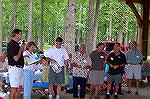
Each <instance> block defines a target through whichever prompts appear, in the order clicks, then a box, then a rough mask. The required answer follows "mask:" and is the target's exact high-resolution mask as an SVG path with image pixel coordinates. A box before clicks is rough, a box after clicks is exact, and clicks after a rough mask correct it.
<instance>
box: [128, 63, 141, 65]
mask: <svg viewBox="0 0 150 99" xmlns="http://www.w3.org/2000/svg"><path fill="white" fill-rule="evenodd" d="M140 64H141V63H138V64H129V65H140Z"/></svg>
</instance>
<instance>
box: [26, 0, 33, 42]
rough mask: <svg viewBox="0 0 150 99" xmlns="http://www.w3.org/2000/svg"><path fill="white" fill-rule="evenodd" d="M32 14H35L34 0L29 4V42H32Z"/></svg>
mask: <svg viewBox="0 0 150 99" xmlns="http://www.w3.org/2000/svg"><path fill="white" fill-rule="evenodd" d="M32 14H33V0H30V2H29V21H28V23H29V24H28V37H27V41H31V40H32Z"/></svg>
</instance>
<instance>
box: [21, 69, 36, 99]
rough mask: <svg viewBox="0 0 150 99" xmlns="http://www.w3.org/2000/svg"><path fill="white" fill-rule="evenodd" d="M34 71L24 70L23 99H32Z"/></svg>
mask: <svg viewBox="0 0 150 99" xmlns="http://www.w3.org/2000/svg"><path fill="white" fill-rule="evenodd" d="M34 73H35V72H34V71H32V70H28V69H24V82H23V84H24V91H23V99H31V92H32V86H33V78H34Z"/></svg>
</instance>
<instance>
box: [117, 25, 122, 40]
mask: <svg viewBox="0 0 150 99" xmlns="http://www.w3.org/2000/svg"><path fill="white" fill-rule="evenodd" d="M122 41H123V28H122V27H120V28H119V30H118V39H117V42H119V43H122Z"/></svg>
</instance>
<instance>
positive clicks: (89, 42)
mask: <svg viewBox="0 0 150 99" xmlns="http://www.w3.org/2000/svg"><path fill="white" fill-rule="evenodd" d="M87 20H88V28H87V42H86V46H87V47H86V48H87V54H89V53H90V52H91V51H92V50H93V49H94V46H93V41H94V40H93V33H94V2H93V0H89V11H88V19H87Z"/></svg>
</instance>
